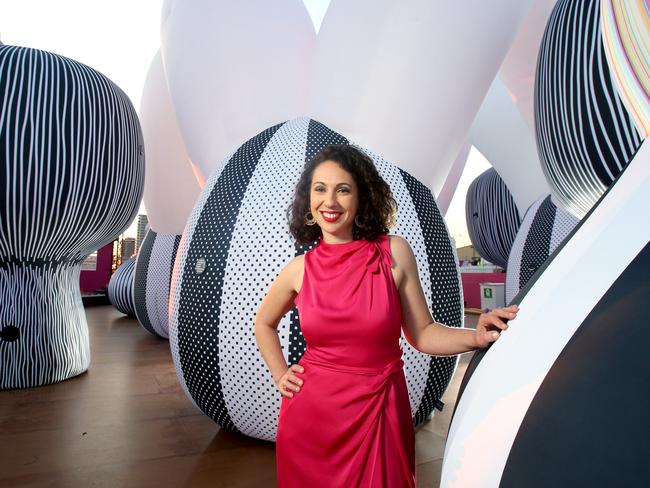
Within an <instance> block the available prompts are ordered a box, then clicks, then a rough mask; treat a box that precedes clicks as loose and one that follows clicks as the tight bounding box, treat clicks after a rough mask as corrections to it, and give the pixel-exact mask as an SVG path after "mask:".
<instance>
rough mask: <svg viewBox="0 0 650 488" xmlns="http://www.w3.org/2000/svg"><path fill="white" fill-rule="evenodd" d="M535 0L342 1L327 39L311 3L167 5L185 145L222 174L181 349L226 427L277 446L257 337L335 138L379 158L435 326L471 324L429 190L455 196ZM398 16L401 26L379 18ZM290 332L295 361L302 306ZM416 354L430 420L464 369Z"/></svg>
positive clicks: (195, 387) (181, 279)
mask: <svg viewBox="0 0 650 488" xmlns="http://www.w3.org/2000/svg"><path fill="white" fill-rule="evenodd" d="M529 3H530V2H529V1H523V2H517V4H516V5H514V4H513V3H512V2H510V1H507V0H498V1H496V2H492V3H490V4H489V5H488V4H487V3H483V4H480V5H479V4H477V5H475V7H474V8H473V9H471V12H468V11H467V10H466V9H465V8H457V7H453V8H451V7H450V8H448V9H444V12H443V13H444V15H440V14H441V10H440V9H439V8H438V5H436V4H435V3H432V2H428V1H426V0H416V1H414V2H411V3H410V4H409V5H408V6H403V5H401V4H400V5H399V6H398V5H397V4H395V3H394V2H390V1H388V0H381V1H377V0H372V1H370V0H364V1H360V2H347V1H339V0H333V1H332V2H331V4H330V7H329V10H328V12H327V15H326V17H325V19H324V21H323V24H322V27H321V30H320V32H319V34H318V36H316V35H315V33H314V30H313V27H312V26H311V24H310V22H309V18H308V15H307V12H306V10H305V8H304V5H303V4H302V2H300V1H298V0H280V1H277V2H273V4H272V5H271V4H270V3H269V2H265V1H262V0H245V1H241V2H226V1H224V0H219V1H213V2H169V3H167V4H166V7H165V8H164V10H163V15H162V25H161V38H162V48H161V53H162V59H163V65H164V71H165V75H166V77H167V81H168V86H169V92H170V95H171V99H172V100H173V104H174V109H175V112H176V115H177V120H178V125H179V127H180V132H181V133H182V134H183V139H184V141H185V144H186V146H187V152H188V154H189V155H190V158H191V160H192V161H193V163H194V164H195V165H196V166H197V167H198V168H200V171H201V173H202V174H203V175H204V176H205V177H206V179H208V178H209V179H208V183H207V184H206V186H205V187H204V189H203V192H202V193H201V195H200V197H199V199H198V201H197V203H196V206H195V207H194V211H193V213H192V215H191V216H190V218H189V220H188V222H187V225H186V226H185V230H184V231H183V237H182V239H181V242H180V245H179V251H178V255H177V258H176V263H175V267H174V276H173V278H172V283H171V296H170V309H171V311H172V314H171V317H170V331H169V332H170V345H171V347H172V352H173V356H174V360H175V364H176V367H177V372H178V374H179V378H180V379H181V383H182V384H183V385H184V387H185V388H186V391H187V393H188V395H189V396H190V398H192V399H193V400H194V401H195V403H196V404H197V405H198V406H199V408H201V409H202V410H203V411H204V412H206V413H207V414H208V415H210V416H211V417H212V418H213V419H215V420H216V421H217V422H218V423H219V424H220V425H222V426H224V427H226V428H228V429H232V430H238V431H240V432H243V433H245V434H248V435H252V436H256V437H260V438H263V439H274V438H275V426H276V419H277V413H278V410H279V405H280V398H279V396H278V395H277V392H276V390H275V386H274V385H273V383H272V381H271V379H270V378H269V376H268V372H267V371H266V368H265V366H264V364H263V363H262V360H261V358H260V357H259V354H258V351H257V347H256V345H255V342H254V338H253V327H252V325H253V314H254V312H255V310H256V307H257V306H258V305H259V302H260V301H261V299H262V296H263V293H265V292H266V290H267V289H268V286H269V285H270V283H271V281H272V280H273V278H274V277H275V276H276V274H277V273H278V272H279V270H280V269H281V268H282V266H283V264H284V263H286V262H287V261H288V260H289V259H291V258H292V257H293V256H295V255H296V253H302V252H304V251H305V249H303V248H296V247H295V246H294V244H293V242H292V240H291V238H290V236H289V234H288V231H287V228H286V218H285V209H286V207H287V205H288V203H289V199H290V198H291V194H292V192H293V188H294V185H295V183H296V181H297V178H298V175H299V174H300V172H301V170H302V167H303V166H304V164H305V161H306V160H307V159H308V158H309V157H310V156H311V155H313V154H315V153H316V152H317V151H318V150H320V149H321V148H322V147H323V146H324V145H325V144H328V143H335V142H344V141H348V140H350V141H354V142H355V143H356V144H358V145H359V146H360V147H362V148H367V149H368V151H372V154H371V156H372V157H373V159H374V160H375V162H376V163H377V165H378V166H379V167H380V172H382V174H383V175H384V177H385V178H386V179H387V180H388V181H389V183H390V184H391V187H392V188H393V192H394V193H395V194H396V196H397V197H398V199H399V204H400V216H399V221H400V224H399V227H398V228H397V229H395V230H394V232H395V233H397V234H402V235H404V236H405V237H407V238H408V239H409V242H411V245H412V246H413V247H414V248H416V251H417V256H418V260H419V264H420V273H421V278H422V280H423V285H424V287H425V289H427V290H429V291H428V292H427V293H428V295H429V296H428V299H429V300H430V302H429V304H430V307H431V308H432V311H433V312H434V316H435V317H436V318H437V319H438V320H440V321H441V322H443V323H446V324H448V325H452V326H460V325H461V324H462V297H461V292H460V290H461V288H460V282H459V274H458V269H457V264H456V260H455V257H454V251H453V249H452V246H451V244H450V240H449V236H448V233H447V230H446V228H445V225H444V222H443V221H442V219H441V217H440V212H439V211H438V209H437V207H436V204H435V202H434V199H433V196H432V194H431V192H430V191H429V190H427V187H426V186H424V185H423V184H422V183H420V182H424V183H425V184H427V185H430V187H431V188H436V190H439V191H440V192H442V191H443V189H444V191H445V195H446V196H445V198H448V196H449V194H453V189H454V187H455V184H456V183H457V181H458V177H459V175H460V168H462V164H463V163H464V155H466V149H465V150H463V148H464V147H465V146H466V144H467V129H468V128H469V125H470V124H471V121H472V119H473V118H474V115H475V113H476V110H477V109H478V107H479V105H480V102H481V100H482V98H483V96H484V94H485V92H486V91H487V89H488V87H489V85H490V82H491V80H492V78H493V77H494V74H495V73H496V71H497V70H498V67H499V64H500V63H501V61H502V59H503V56H504V55H505V52H506V50H507V47H508V45H509V43H510V42H511V40H512V38H513V37H514V35H515V32H516V29H517V27H518V24H519V22H520V21H521V19H522V18H523V16H524V15H525V12H526V7H527V6H528V4H529ZM387 12H389V13H388V14H387ZM386 15H388V16H389V17H390V19H391V22H381V21H380V20H379V19H380V18H381V17H384V18H385V17H386ZM269 43H272V49H270V48H269ZM443 46H444V47H443ZM450 46H453V47H454V49H450ZM460 57H462V58H463V62H457V60H458V59H459V58H460ZM378 59H379V60H380V62H378V61H377V60H378ZM441 65H445V66H450V69H449V70H441V69H439V67H440V66H441ZM452 67H453V68H452ZM312 68H313V69H312ZM335 73H345V76H334V74H335ZM388 73H390V76H387V74H388ZM198 74H200V75H199V76H197V75H198ZM287 121H288V122H287ZM441 121H444V123H441ZM386 161H391V163H392V164H395V166H392V164H389V163H387V162H386ZM454 161H458V165H457V168H456V170H455V171H453V173H454V174H453V177H452V178H450V173H452V171H450V168H451V167H452V166H454ZM153 228H154V230H156V229H155V227H153ZM280 329H281V330H280V333H281V336H282V339H281V340H282V343H283V345H284V347H285V351H286V354H287V359H288V361H289V362H290V363H293V362H296V361H297V360H298V359H299V358H300V357H301V355H302V352H303V351H304V342H303V339H302V335H301V332H300V325H299V320H298V316H297V315H296V313H295V311H293V312H291V313H290V314H289V315H287V316H286V317H285V318H284V319H283V321H282V322H281V324H280ZM404 347H405V354H406V359H407V360H406V376H407V381H408V384H409V389H410V395H411V407H412V411H413V415H414V420H415V421H416V422H420V421H421V420H422V419H424V418H425V417H426V416H427V414H428V413H429V412H431V411H432V409H433V408H434V407H435V406H436V405H437V404H438V401H439V398H440V395H441V394H442V392H443V391H444V389H445V388H446V386H447V383H448V381H449V378H450V376H451V373H452V371H453V369H454V365H455V359H454V358H433V359H432V358H429V357H425V356H422V355H420V354H419V353H417V354H416V353H415V352H414V351H412V350H411V349H410V346H408V345H407V344H405V346H404ZM243 368H246V369H243ZM244 371H246V372H244ZM244 375H245V379H242V377H243V376H244Z"/></svg>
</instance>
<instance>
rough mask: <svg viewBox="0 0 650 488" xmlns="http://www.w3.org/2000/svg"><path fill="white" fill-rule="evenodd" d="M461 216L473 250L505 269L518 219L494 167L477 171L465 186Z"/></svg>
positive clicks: (504, 185)
mask: <svg viewBox="0 0 650 488" xmlns="http://www.w3.org/2000/svg"><path fill="white" fill-rule="evenodd" d="M465 217H466V219H467V231H468V233H469V238H470V240H471V241H472V245H473V246H474V248H475V249H476V251H477V252H478V253H479V254H480V255H481V257H482V258H483V259H487V260H488V261H490V262H491V263H494V264H497V265H499V266H501V267H502V268H505V267H506V266H507V264H508V255H509V254H510V248H511V247H512V243H513V242H514V240H515V237H516V236H517V230H518V229H519V222H520V220H519V212H518V210H517V206H516V205H515V201H514V199H513V198H512V195H511V194H510V191H508V187H507V186H506V184H505V183H504V182H503V180H502V179H501V177H500V176H499V174H498V173H497V172H496V170H495V169H494V168H490V169H489V170H487V171H485V172H484V173H482V174H480V175H479V176H478V177H477V178H476V179H475V180H474V181H473V182H472V184H471V185H470V187H469V188H468V190H467V199H466V201H465Z"/></svg>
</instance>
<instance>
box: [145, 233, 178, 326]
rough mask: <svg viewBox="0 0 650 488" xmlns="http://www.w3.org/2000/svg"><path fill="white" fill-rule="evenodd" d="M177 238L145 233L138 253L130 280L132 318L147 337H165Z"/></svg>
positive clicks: (176, 236) (171, 235) (169, 235)
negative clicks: (133, 316) (149, 335)
mask: <svg viewBox="0 0 650 488" xmlns="http://www.w3.org/2000/svg"><path fill="white" fill-rule="evenodd" d="M180 240H181V236H179V235H173V234H159V233H157V232H155V231H153V230H149V232H147V235H146V236H145V238H144V240H143V241H142V245H141V246H140V251H139V252H138V259H137V262H136V265H135V276H134V280H133V301H134V307H135V316H136V317H137V318H138V322H140V325H142V327H144V328H145V330H147V332H150V333H151V334H153V335H155V336H158V337H162V338H164V339H167V338H168V337H169V284H170V281H171V278H172V270H173V269H174V259H175V258H176V252H177V251H178V244H179V242H180Z"/></svg>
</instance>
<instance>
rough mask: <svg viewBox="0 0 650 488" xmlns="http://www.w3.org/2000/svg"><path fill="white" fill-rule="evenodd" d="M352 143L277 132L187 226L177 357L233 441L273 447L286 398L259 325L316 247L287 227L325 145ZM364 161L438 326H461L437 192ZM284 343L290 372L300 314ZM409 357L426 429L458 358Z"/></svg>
mask: <svg viewBox="0 0 650 488" xmlns="http://www.w3.org/2000/svg"><path fill="white" fill-rule="evenodd" d="M347 142H348V140H347V139H346V138H345V137H344V136H342V135H341V134H337V133H336V132H334V131H333V130H331V129H329V128H328V127H326V126H324V125H323V124H321V123H319V122H317V121H315V120H310V119H306V118H301V119H296V120H291V121H289V122H286V123H283V124H278V125H276V126H273V127H270V128H269V129H266V130H265V131H263V132H261V133H260V134H259V135H257V136H256V137H254V138H252V139H250V140H249V141H247V142H246V143H245V144H243V145H242V146H241V147H240V148H239V149H237V150H236V151H235V152H234V153H233V154H232V156H230V157H229V158H228V159H227V160H225V161H223V162H222V164H221V165H220V166H218V167H217V169H216V170H215V172H214V173H213V174H212V176H211V177H210V179H209V181H208V182H207V184H206V186H205V188H204V190H203V192H202V193H201V195H200V197H199V199H198V201H197V203H196V206H195V207H194V210H193V212H192V215H191V216H190V219H189V221H188V224H187V226H186V228H185V231H184V233H183V237H182V239H181V243H180V246H179V251H178V257H177V259H176V264H175V267H174V276H173V279H172V290H171V296H170V308H171V317H170V330H169V339H170V346H171V349H172V356H173V358H174V363H175V366H176V371H177V373H178V376H179V379H180V382H181V384H182V385H183V386H184V388H185V391H186V393H187V394H188V396H189V397H190V398H191V399H192V400H193V401H194V402H195V403H196V405H197V406H198V407H199V408H200V409H201V410H203V411H204V412H205V413H206V414H207V415H209V416H210V417H211V418H212V419H214V420H215V421H216V422H217V423H218V424H219V425H221V426H222V427H224V428H226V429H229V430H233V431H238V432H242V433H244V434H246V435H250V436H253V437H258V438H261V439H267V440H275V435H276V428H277V417H278V413H279V410H280V395H279V394H278V393H277V389H276V387H275V384H274V383H273V380H272V378H271V376H270V375H269V373H268V370H267V368H266V365H265V364H264V362H263V360H262V358H261V357H260V354H259V351H258V349H257V345H256V343H255V337H254V334H253V320H254V317H255V312H256V310H257V308H258V307H259V305H260V303H261V301H262V299H263V297H264V295H265V293H266V292H267V290H268V288H269V286H270V285H271V283H272V281H273V280H274V279H275V277H276V276H277V274H278V273H279V271H280V270H281V269H282V267H283V266H284V264H285V263H287V262H288V261H289V260H290V259H291V258H293V257H294V256H296V255H298V254H301V253H304V252H305V251H306V250H307V249H309V247H310V246H296V245H295V243H294V241H293V238H292V237H291V235H290V234H289V231H288V225H287V220H286V209H287V208H288V207H289V204H290V202H291V198H292V196H293V192H294V190H295V185H296V183H297V181H298V178H299V176H300V174H301V172H302V170H303V168H304V165H305V162H306V161H307V160H309V159H310V158H311V157H312V156H313V155H314V154H316V152H318V151H319V150H320V149H322V148H323V147H324V146H325V145H327V144H333V143H347ZM366 152H367V153H368V155H369V156H370V157H371V158H372V159H373V161H374V162H375V165H376V166H377V169H378V171H379V173H380V174H381V175H382V177H383V178H384V179H385V180H386V181H387V182H388V184H389V185H390V187H391V189H392V192H393V195H394V197H395V199H396V200H397V203H398V206H399V215H398V218H397V226H396V228H395V229H393V232H394V233H395V234H397V235H401V236H403V237H405V238H406V239H407V240H408V241H409V242H410V244H411V247H412V248H413V250H414V252H415V255H416V259H417V263H418V271H419V274H420V278H421V281H422V285H423V289H424V293H425V297H426V299H427V303H428V304H429V307H430V309H431V311H432V313H433V316H434V317H435V318H436V319H437V320H438V321H440V322H443V323H445V324H448V325H450V326H454V327H460V326H462V323H463V300H462V295H461V287H460V275H459V272H458V267H457V259H456V256H455V251H454V248H453V247H452V245H451V240H450V238H449V234H448V231H447V228H446V226H445V223H444V220H443V218H442V216H441V214H440V212H439V210H438V208H437V206H436V203H435V201H434V198H433V195H432V194H431V191H430V190H428V189H427V187H426V186H424V185H423V184H422V183H421V182H419V181H418V180H416V179H415V178H413V177H412V176H411V175H409V174H408V173H406V172H405V171H403V170H401V169H399V168H397V167H396V166H394V165H392V164H390V163H388V162H387V161H385V160H384V159H382V158H381V157H379V156H378V155H376V154H373V153H370V152H369V151H366ZM260 209H262V210H263V214H262V215H260ZM278 333H279V337H280V342H281V345H282V348H283V351H284V354H285V357H286V358H287V360H288V362H289V363H295V362H297V361H298V360H299V359H300V358H301V357H302V355H303V353H304V352H305V347H306V344H305V340H304V338H303V336H302V332H301V328H300V317H299V315H298V313H297V311H296V310H295V309H294V310H292V311H291V312H289V313H288V314H287V315H286V316H285V317H283V318H282V320H281V321H280V324H279V327H278ZM402 345H403V349H404V362H405V368H404V371H405V375H406V380H407V385H408V389H409V397H410V401H411V411H412V414H413V419H414V422H415V423H420V422H421V421H423V420H424V419H425V418H426V417H427V415H429V414H430V413H431V412H432V411H433V409H434V408H435V407H439V408H440V407H442V405H441V404H440V397H441V396H442V394H443V393H444V391H445V389H446V388H447V385H448V384H449V381H450V379H451V376H452V375H453V372H454V369H455V366H456V358H455V357H431V356H428V355H425V354H421V353H419V352H417V351H415V350H414V349H413V348H412V347H411V346H410V345H409V344H408V343H407V342H406V341H405V340H404V341H403V342H402Z"/></svg>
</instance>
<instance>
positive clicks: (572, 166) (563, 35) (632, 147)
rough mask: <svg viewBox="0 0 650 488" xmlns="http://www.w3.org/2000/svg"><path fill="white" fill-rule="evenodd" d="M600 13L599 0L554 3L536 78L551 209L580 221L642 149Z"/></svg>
mask: <svg viewBox="0 0 650 488" xmlns="http://www.w3.org/2000/svg"><path fill="white" fill-rule="evenodd" d="M599 14H600V2H599V0H559V1H558V3H557V4H556V5H555V8H554V9H553V11H552V13H551V16H550V18H549V21H548V24H547V26H546V32H545V33H544V37H543V39H542V45H541V48H540V53H539V58H538V64H537V77H536V80H535V128H536V131H537V148H538V152H539V156H540V160H541V162H542V169H543V170H544V173H545V175H546V179H547V180H548V182H549V185H550V186H551V192H552V194H553V200H554V203H556V204H557V205H559V206H562V207H563V208H565V209H566V210H568V211H569V212H571V213H572V214H574V215H576V216H577V217H582V216H584V215H585V214H586V213H587V212H588V211H589V209H590V208H591V207H592V205H593V204H594V203H595V202H596V201H597V200H598V198H599V197H600V196H601V195H602V194H603V192H604V191H605V189H606V188H607V187H608V186H609V185H610V184H611V183H612V181H614V179H615V178H616V176H617V175H618V174H619V173H620V172H621V170H622V169H623V168H624V167H625V165H626V164H627V163H628V161H630V159H631V157H632V155H633V154H634V153H635V152H636V150H637V149H638V147H639V145H640V144H641V137H640V136H639V133H638V131H637V129H636V128H635V126H634V120H633V118H632V117H631V116H630V114H629V113H628V111H627V110H626V109H625V107H624V105H623V103H622V102H621V98H620V96H619V94H618V92H617V91H616V87H615V84H614V81H613V79H612V76H611V73H610V70H609V67H608V65H607V59H606V57H605V50H604V47H603V40H602V37H601V21H600V15H599ZM646 59H647V57H646ZM646 100H647V99H646Z"/></svg>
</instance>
